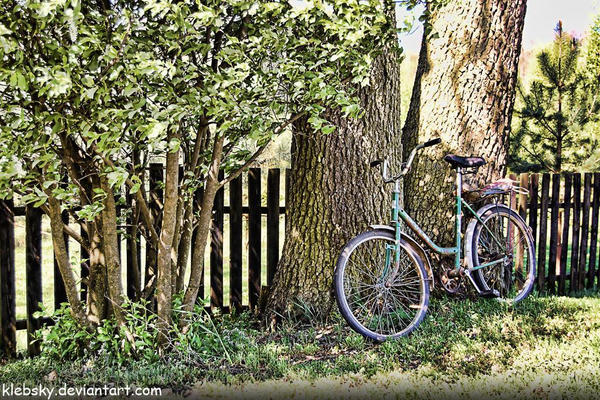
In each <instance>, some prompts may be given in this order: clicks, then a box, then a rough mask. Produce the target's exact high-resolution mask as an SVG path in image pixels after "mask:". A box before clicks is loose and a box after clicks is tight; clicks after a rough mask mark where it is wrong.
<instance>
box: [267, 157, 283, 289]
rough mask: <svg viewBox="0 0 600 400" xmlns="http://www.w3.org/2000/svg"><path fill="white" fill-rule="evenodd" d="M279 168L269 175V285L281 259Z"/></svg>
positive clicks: (270, 170) (271, 171)
mask: <svg viewBox="0 0 600 400" xmlns="http://www.w3.org/2000/svg"><path fill="white" fill-rule="evenodd" d="M279 180H280V171H279V169H273V168H271V169H269V175H268V177H267V285H268V286H271V284H272V283H273V277H274V276H275V269H276V268H277V262H278V261H279Z"/></svg>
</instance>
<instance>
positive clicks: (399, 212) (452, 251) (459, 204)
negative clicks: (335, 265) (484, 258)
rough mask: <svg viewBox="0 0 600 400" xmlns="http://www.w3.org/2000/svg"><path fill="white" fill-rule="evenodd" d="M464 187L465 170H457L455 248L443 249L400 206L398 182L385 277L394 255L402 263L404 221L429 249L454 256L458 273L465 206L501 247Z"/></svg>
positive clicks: (494, 262)
mask: <svg viewBox="0 0 600 400" xmlns="http://www.w3.org/2000/svg"><path fill="white" fill-rule="evenodd" d="M462 185H463V169H462V168H457V172H456V197H455V199H456V213H455V226H454V233H455V238H456V239H455V240H456V241H455V246H454V247H441V246H438V245H437V244H436V243H435V242H434V241H433V240H432V239H431V238H430V237H429V236H428V235H427V234H426V233H425V232H424V231H423V229H421V227H420V226H419V225H418V224H417V223H416V222H415V221H414V220H413V219H412V218H411V217H410V215H408V213H407V212H406V211H405V210H404V209H403V208H402V207H401V206H400V182H399V181H398V180H396V182H395V187H394V191H393V194H394V198H393V209H392V224H394V226H395V243H394V244H390V245H387V246H386V265H385V268H384V270H383V277H386V276H387V271H388V270H389V268H390V265H391V259H392V254H394V255H395V259H394V261H395V263H396V265H397V264H398V263H399V262H400V253H401V252H400V251H396V249H399V247H398V244H399V243H400V241H401V234H402V230H401V224H400V221H403V222H404V223H405V224H406V225H407V226H408V227H409V228H410V230H412V231H413V232H414V233H415V234H416V235H417V236H418V237H419V238H420V239H422V240H423V241H424V242H425V243H426V244H427V246H428V247H429V248H431V249H432V250H433V251H435V252H436V253H438V254H441V255H447V256H449V255H454V267H455V270H456V272H459V271H460V269H461V258H462V257H461V256H462V252H461V245H462V244H461V225H462V209H463V206H464V207H465V208H466V209H467V210H469V211H470V212H471V214H473V216H474V217H475V218H476V219H477V220H478V221H479V222H480V223H482V224H483V226H484V227H485V229H487V231H488V232H489V233H490V234H491V235H492V237H493V239H494V240H495V241H496V242H497V243H498V244H500V246H502V245H501V243H500V241H499V240H498V238H496V236H495V235H494V234H493V233H492V232H491V231H490V230H489V228H488V227H487V225H486V224H484V223H483V220H482V219H481V217H480V216H479V215H478V214H477V212H476V211H475V210H474V209H473V207H471V205H469V203H467V202H466V201H465V200H464V199H463V197H462ZM504 260H505V258H504V257H503V258H501V259H499V260H494V261H491V262H488V263H485V264H481V265H478V266H476V267H474V268H473V270H477V269H482V268H486V267H491V266H493V265H496V264H500V263H502V262H504Z"/></svg>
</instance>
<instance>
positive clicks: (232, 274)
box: [229, 175, 242, 311]
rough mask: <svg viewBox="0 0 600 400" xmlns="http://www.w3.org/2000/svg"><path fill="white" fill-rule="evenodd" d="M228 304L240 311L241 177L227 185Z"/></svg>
mask: <svg viewBox="0 0 600 400" xmlns="http://www.w3.org/2000/svg"><path fill="white" fill-rule="evenodd" d="M229 251H230V253H231V254H230V257H229V259H230V264H229V304H230V306H231V308H232V309H235V310H237V311H239V310H241V309H242V177H241V175H240V176H238V177H237V178H235V179H234V180H232V181H231V183H230V184H229Z"/></svg>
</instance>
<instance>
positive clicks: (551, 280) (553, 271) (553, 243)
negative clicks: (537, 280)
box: [548, 174, 560, 293]
mask: <svg viewBox="0 0 600 400" xmlns="http://www.w3.org/2000/svg"><path fill="white" fill-rule="evenodd" d="M559 198H560V174H552V203H551V207H552V209H551V212H550V255H549V260H548V291H549V292H550V293H554V290H555V289H556V288H555V282H556V275H557V269H558V270H559V272H560V262H559V257H560V253H559V252H558V245H559V244H558V203H559ZM557 267H558V268H557Z"/></svg>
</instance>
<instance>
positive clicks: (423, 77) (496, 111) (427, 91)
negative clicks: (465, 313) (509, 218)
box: [403, 0, 526, 246]
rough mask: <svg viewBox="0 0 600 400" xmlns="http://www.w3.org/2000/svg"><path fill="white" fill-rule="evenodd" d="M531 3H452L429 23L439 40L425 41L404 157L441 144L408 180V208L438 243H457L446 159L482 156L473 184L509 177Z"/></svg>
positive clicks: (450, 174)
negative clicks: (429, 143) (432, 142)
mask: <svg viewBox="0 0 600 400" xmlns="http://www.w3.org/2000/svg"><path fill="white" fill-rule="evenodd" d="M525 9H526V0H515V1H510V2H508V1H502V0H463V1H451V2H448V4H447V5H444V6H442V7H439V8H436V9H435V10H434V11H433V12H432V13H431V14H430V18H429V22H430V23H431V25H432V27H433V33H436V34H437V35H438V37H435V36H434V37H431V38H429V39H427V40H426V39H425V38H424V40H423V43H422V47H421V52H420V55H419V64H418V67H417V74H416V78H415V84H414V87H413V93H412V99H411V104H410V109H409V112H408V116H407V121H406V124H405V126H404V129H403V144H404V153H405V154H404V156H405V158H406V156H407V154H408V152H409V151H410V150H411V149H412V148H413V146H414V145H416V143H418V142H424V141H426V140H428V139H431V138H434V137H440V138H441V139H442V141H443V144H441V145H438V146H435V147H433V148H430V149H427V150H424V151H422V152H420V153H419V155H418V157H417V160H416V161H415V163H414V164H413V168H412V170H411V172H410V173H409V174H408V176H407V178H406V180H405V187H404V189H405V191H404V193H405V199H404V201H405V205H406V208H407V210H408V211H409V212H410V214H411V215H412V216H413V218H414V219H415V220H416V221H417V222H418V223H419V224H420V225H421V226H422V228H423V229H424V230H425V232H426V233H428V234H429V235H430V236H431V237H432V238H433V239H434V240H435V241H436V242H437V243H438V244H439V245H445V246H448V245H452V244H453V243H454V230H453V224H454V208H455V205H454V201H453V193H454V190H455V184H454V181H455V179H454V171H453V170H451V169H450V167H449V164H447V163H446V162H444V161H443V160H442V158H443V156H444V155H445V154H448V153H454V154H458V155H474V156H481V157H483V158H485V159H486V161H487V164H486V165H484V166H483V167H481V168H479V171H478V173H477V174H476V175H467V176H466V177H465V183H466V184H467V185H471V186H473V185H477V184H480V183H482V182H484V181H490V180H493V179H496V178H500V177H502V176H503V174H504V172H505V164H506V158H507V151H508V137H509V132H510V122H511V116H512V110H513V105H514V98H515V89H516V82H517V66H518V61H519V54H520V51H521V38H522V31H523V21H524V17H525Z"/></svg>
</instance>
